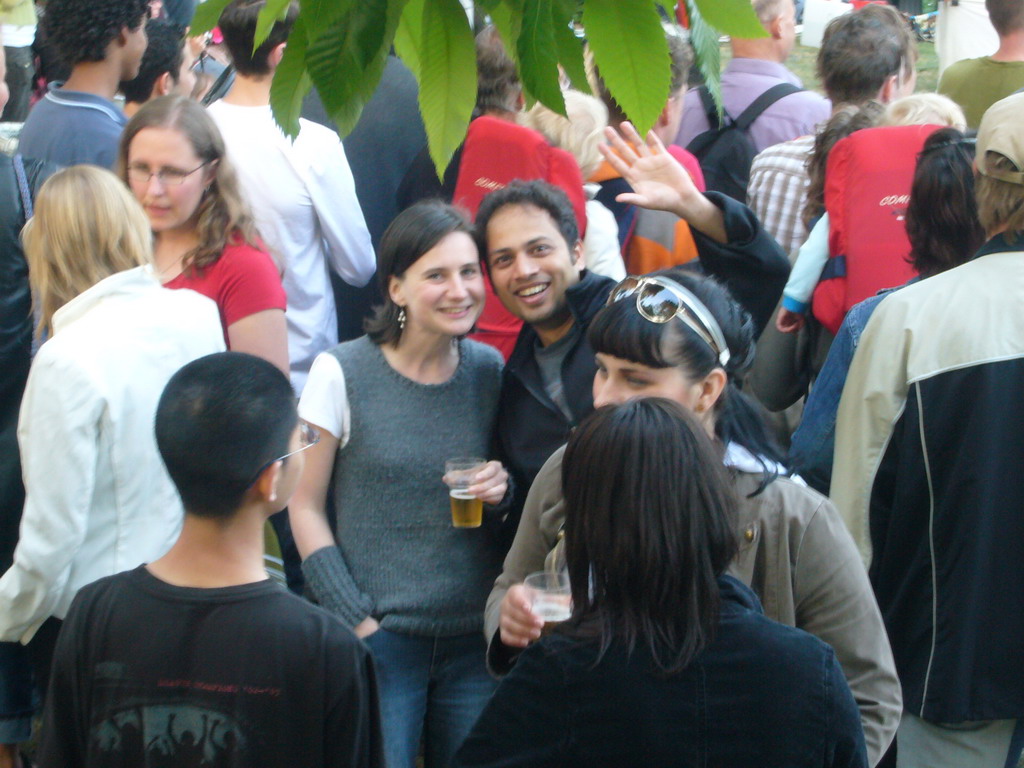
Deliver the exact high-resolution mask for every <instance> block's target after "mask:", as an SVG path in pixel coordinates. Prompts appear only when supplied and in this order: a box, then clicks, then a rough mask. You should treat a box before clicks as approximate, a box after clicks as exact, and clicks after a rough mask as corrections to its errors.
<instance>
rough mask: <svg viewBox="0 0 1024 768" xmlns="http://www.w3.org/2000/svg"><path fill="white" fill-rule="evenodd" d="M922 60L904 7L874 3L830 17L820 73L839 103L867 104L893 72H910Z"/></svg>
mask: <svg viewBox="0 0 1024 768" xmlns="http://www.w3.org/2000/svg"><path fill="white" fill-rule="evenodd" d="M916 60H917V44H916V43H915V42H914V37H913V35H912V34H911V33H910V28H909V27H908V26H907V23H906V22H905V21H904V20H903V17H902V16H900V14H899V11H897V10H896V9H895V8H893V7H892V6H888V5H868V6H865V7H864V8H861V9H859V10H856V11H852V12H850V13H844V14H843V15H842V16H838V17H836V18H835V19H833V20H832V21H831V22H829V25H828V26H827V27H826V28H825V34H824V37H823V38H822V41H821V48H820V49H819V50H818V75H819V77H820V78H821V83H822V86H824V88H825V94H826V95H827V96H828V97H829V98H830V99H831V100H832V103H833V104H837V105H838V104H861V103H863V102H865V101H867V100H868V99H874V98H876V97H877V96H878V92H879V90H881V88H882V86H883V85H884V84H885V81H886V80H888V79H889V78H890V77H892V76H893V75H896V76H897V77H899V78H902V77H906V76H909V74H910V72H911V71H912V68H913V67H914V63H915V61H916Z"/></svg>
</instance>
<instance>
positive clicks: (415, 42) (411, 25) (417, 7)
mask: <svg viewBox="0 0 1024 768" xmlns="http://www.w3.org/2000/svg"><path fill="white" fill-rule="evenodd" d="M423 3H424V0H409V2H408V3H406V5H405V8H404V9H403V10H402V16H401V18H400V19H399V21H398V29H397V30H396V31H395V53H397V54H398V57H399V58H400V59H401V60H402V62H403V63H404V64H405V66H407V67H408V68H409V71H410V72H412V74H413V76H414V77H415V78H416V80H417V82H419V79H420V69H421V67H420V48H421V47H422V45H423Z"/></svg>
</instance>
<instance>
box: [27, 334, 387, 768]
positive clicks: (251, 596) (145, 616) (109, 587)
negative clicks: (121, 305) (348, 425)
mask: <svg viewBox="0 0 1024 768" xmlns="http://www.w3.org/2000/svg"><path fill="white" fill-rule="evenodd" d="M156 437H157V445H158V447H159V449H160V455H161V456H162V458H163V460H164V462H165V464H166V465H167V470H168V473H169V474H170V475H171V478H172V480H173V481H174V483H175V486H176V487H177V488H178V491H179V492H180V494H181V497H182V501H183V502H184V505H185V509H186V514H185V522H184V525H183V527H182V532H181V536H180V537H179V539H178V541H177V542H176V543H175V545H174V546H173V547H172V548H171V550H170V551H169V552H168V553H167V554H166V555H164V556H163V557H161V558H160V559H158V560H156V561H154V562H152V563H150V564H148V565H144V566H139V567H138V568H136V569H135V570H132V571H127V572H125V573H120V574H117V575H115V576H111V577H108V578H105V579H100V580H99V581H97V582H94V583H93V584H91V585H89V586H87V587H85V588H83V589H82V590H81V591H80V592H79V594H78V596H77V597H76V598H75V602H74V603H73V604H72V606H71V610H70V611H69V613H68V616H67V618H66V620H65V623H64V626H63V628H62V632H61V636H60V639H59V640H58V643H57V651H56V655H55V657H54V668H53V675H52V680H51V686H50V691H49V694H48V696H47V702H46V709H45V714H44V723H43V733H42V738H41V743H40V748H39V752H38V755H37V759H38V764H39V766H40V768H48V767H51V766H52V767H53V768H57V767H58V766H59V767H60V768H74V767H75V766H86V765H99V764H100V763H102V764H103V765H108V766H141V765H153V764H157V763H159V764H174V765H199V764H200V763H202V764H204V765H206V764H210V765H234V766H250V765H261V766H282V767H283V766H293V765H301V766H309V767H313V766H380V765H382V764H383V757H382V751H381V738H380V723H379V719H378V717H379V716H378V713H377V686H376V679H375V676H374V669H373V663H372V660H371V658H370V656H369V653H368V652H367V650H366V648H365V647H364V646H363V645H362V644H361V643H360V642H359V641H358V640H356V638H355V636H354V635H353V634H352V633H351V632H350V631H349V630H348V629H347V628H345V627H344V626H343V625H342V624H341V623H340V622H339V621H338V620H337V619H335V618H334V617H332V616H331V615H330V614H328V613H327V612H326V611H323V610H321V609H320V608H317V607H314V606H312V605H310V604H308V603H306V602H304V601H303V600H302V599H301V598H299V597H296V596H295V595H292V594H291V593H289V592H288V591H287V590H286V589H285V588H284V587H282V586H280V585H278V584H276V583H275V582H273V581H271V580H269V579H268V578H267V574H266V572H265V570H264V568H263V527H264V524H265V523H266V520H267V518H268V517H269V516H270V515H271V514H274V513H275V512H277V511H279V510H281V509H282V508H283V507H284V506H285V505H286V504H287V503H288V500H289V498H290V497H291V494H292V492H293V491H294V489H295V486H296V484H297V483H298V479H299V476H300V474H301V473H302V468H303V465H304V460H303V455H302V453H301V452H302V451H303V450H304V449H305V448H307V447H309V446H310V445H313V444H314V443H315V442H316V439H317V436H316V435H315V433H313V432H312V431H311V430H310V428H309V427H308V426H306V425H304V424H300V423H299V421H298V416H297V413H296V410H295V399H294V394H293V392H292V388H291V386H290V385H289V383H288V380H287V379H286V378H285V377H284V375H283V374H282V373H281V372H280V371H278V370H277V368H275V367H274V366H273V365H272V364H270V363H268V362H266V361H265V360H262V359H260V358H257V357H254V356H252V355H246V354H242V353H238V352H224V353H218V354H214V355H208V356H206V357H203V358H200V359H198V360H196V361H193V362H192V363H189V364H188V365H186V366H185V367H184V368H182V369H181V370H180V371H179V372H178V373H176V374H175V375H174V376H173V377H172V378H171V380H170V382H168V384H167V387H166V388H165V389H164V393H163V396H162V397H161V399H160V404H159V406H158V408H157V414H156Z"/></svg>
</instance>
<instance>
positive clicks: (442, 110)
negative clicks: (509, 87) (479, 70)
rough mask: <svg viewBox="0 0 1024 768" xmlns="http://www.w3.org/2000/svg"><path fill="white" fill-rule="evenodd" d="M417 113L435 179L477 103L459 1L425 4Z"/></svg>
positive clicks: (469, 40)
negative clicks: (421, 117)
mask: <svg viewBox="0 0 1024 768" xmlns="http://www.w3.org/2000/svg"><path fill="white" fill-rule="evenodd" d="M420 66H421V69H420V114H422V115H423V125H424V127H425V128H426V129H427V143H428V145H429V147H430V157H431V159H432V160H433V161H434V167H435V169H436V170H437V175H438V178H441V177H442V176H443V175H444V171H445V169H446V168H447V167H448V163H449V162H450V161H451V158H452V153H453V152H455V150H456V149H457V148H458V146H459V145H460V144H461V143H462V141H463V140H464V139H465V138H466V128H467V126H468V125H469V118H470V116H471V115H472V113H473V106H474V105H475V104H476V79H477V77H476V47H475V45H474V43H473V33H472V30H470V28H469V21H468V19H467V18H466V12H465V11H464V10H463V8H462V5H461V4H460V3H459V0H429V2H428V3H427V4H426V6H425V9H424V13H423V38H422V47H421V49H420Z"/></svg>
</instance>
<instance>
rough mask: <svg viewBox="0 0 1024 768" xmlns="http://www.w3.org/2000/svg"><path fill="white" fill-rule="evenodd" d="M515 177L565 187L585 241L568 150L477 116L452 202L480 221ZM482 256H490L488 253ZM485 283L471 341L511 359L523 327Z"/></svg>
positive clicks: (576, 171)
mask: <svg viewBox="0 0 1024 768" xmlns="http://www.w3.org/2000/svg"><path fill="white" fill-rule="evenodd" d="M514 179H524V180H530V179H543V180H544V181H547V182H550V183H551V184H554V185H555V186H556V187H559V188H561V189H562V191H564V192H565V193H566V194H567V195H568V196H569V200H570V201H572V207H573V210H574V211H576V222H577V224H579V228H580V237H581V238H582V237H583V233H584V231H585V230H586V226H587V214H586V204H587V198H586V195H585V193H584V192H583V176H582V175H581V174H580V168H579V165H577V163H576V158H574V157H573V156H572V155H571V154H570V153H568V152H566V151H565V150H564V149H558V148H557V147H552V146H551V145H550V144H548V142H547V139H545V138H544V137H543V136H542V135H541V134H539V133H537V131H534V130H532V129H530V128H524V127H523V126H521V125H516V124H515V123H510V122H508V121H506V120H499V119H498V118H496V117H487V116H484V117H478V118H477V119H476V120H474V121H473V122H472V123H470V125H469V132H468V133H467V134H466V142H465V144H463V148H462V161H461V163H460V164H459V176H458V180H457V181H456V183H455V195H454V196H453V198H452V203H454V204H455V205H458V206H461V207H462V208H465V209H466V210H467V211H469V213H470V215H471V216H473V217H474V218H475V217H476V212H477V210H479V208H480V203H481V201H482V200H483V199H484V197H485V196H486V195H487V194H488V193H490V192H493V191H494V190H496V189H501V188H503V187H505V186H507V185H508V183H509V182H510V181H512V180H514ZM480 256H481V258H486V254H480ZM485 282H486V285H487V303H486V304H485V305H484V311H483V314H481V315H480V319H479V320H478V321H477V324H476V327H477V330H476V332H475V333H474V334H472V336H471V338H473V339H475V340H477V341H482V342H484V343H485V344H490V345H491V346H492V347H495V348H496V349H497V350H498V351H499V352H501V353H502V354H503V355H504V356H505V359H506V360H508V358H509V355H511V354H512V349H513V348H514V347H515V345H516V338H517V337H518V336H519V329H520V328H522V325H523V323H522V321H521V320H520V319H519V318H518V317H516V316H515V315H513V314H512V313H511V312H509V311H508V310H507V309H505V305H504V304H502V303H501V300H500V299H499V298H498V297H497V296H496V295H495V294H494V288H493V287H492V286H491V281H490V279H489V278H488V277H486V275H485Z"/></svg>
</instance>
